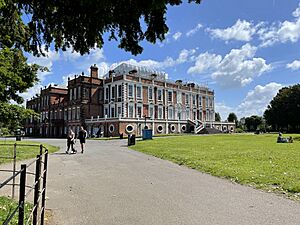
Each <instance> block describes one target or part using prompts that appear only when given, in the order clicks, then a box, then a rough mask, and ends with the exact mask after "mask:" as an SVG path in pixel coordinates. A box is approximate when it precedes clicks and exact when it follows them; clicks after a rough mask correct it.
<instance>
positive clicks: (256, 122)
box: [245, 115, 263, 131]
mask: <svg viewBox="0 0 300 225" xmlns="http://www.w3.org/2000/svg"><path fill="white" fill-rule="evenodd" d="M262 124H263V118H262V117H261V116H257V115H252V116H250V117H246V118H245V125H246V127H247V130H248V131H256V130H257V128H259V127H260V126H261V125H262Z"/></svg>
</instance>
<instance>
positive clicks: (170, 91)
mask: <svg viewBox="0 0 300 225" xmlns="http://www.w3.org/2000/svg"><path fill="white" fill-rule="evenodd" d="M170 93H171V100H170V98H169V97H170ZM168 102H173V91H172V90H169V91H168Z"/></svg>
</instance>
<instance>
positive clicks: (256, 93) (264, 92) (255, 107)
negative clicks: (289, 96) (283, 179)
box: [237, 82, 283, 117]
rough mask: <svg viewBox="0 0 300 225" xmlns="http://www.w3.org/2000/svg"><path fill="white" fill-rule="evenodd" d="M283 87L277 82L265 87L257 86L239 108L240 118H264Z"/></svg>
mask: <svg viewBox="0 0 300 225" xmlns="http://www.w3.org/2000/svg"><path fill="white" fill-rule="evenodd" d="M282 87H283V86H282V85H281V84H278V83H275V82H272V83H269V84H266V85H265V86H262V85H257V86H256V87H255V88H254V89H253V90H250V91H249V92H248V93H247V95H246V97H245V98H244V100H243V101H242V103H241V104H240V105H239V106H238V108H237V113H238V116H239V117H244V116H251V115H260V116H262V115H263V113H264V111H265V110H266V108H267V106H268V104H269V103H270V101H271V100H272V99H273V97H274V96H275V95H276V94H277V93H278V91H279V89H281V88H282Z"/></svg>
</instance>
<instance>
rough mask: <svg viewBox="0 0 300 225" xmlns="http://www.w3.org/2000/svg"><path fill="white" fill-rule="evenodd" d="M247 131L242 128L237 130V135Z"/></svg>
mask: <svg viewBox="0 0 300 225" xmlns="http://www.w3.org/2000/svg"><path fill="white" fill-rule="evenodd" d="M244 132H245V131H244V130H243V129H242V128H239V127H238V128H236V129H235V133H244Z"/></svg>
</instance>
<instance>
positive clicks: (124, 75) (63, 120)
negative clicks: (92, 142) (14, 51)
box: [25, 63, 235, 137]
mask: <svg viewBox="0 0 300 225" xmlns="http://www.w3.org/2000/svg"><path fill="white" fill-rule="evenodd" d="M90 71H91V74H90V76H85V75H84V74H83V75H78V76H75V78H74V79H68V86H67V87H59V86H57V85H54V86H53V85H52V86H51V85H49V86H48V87H45V89H41V92H40V94H37V96H36V97H34V98H32V99H31V100H28V101H27V103H26V107H27V108H29V109H33V110H35V111H36V112H38V113H39V114H40V118H39V119H38V120H34V119H33V118H31V119H29V120H28V121H27V122H26V125H25V129H26V133H27V135H34V136H47V137H61V136H65V135H66V133H67V131H68V129H69V128H71V129H73V131H75V132H78V130H79V127H80V126H81V125H83V126H85V127H86V129H87V131H88V133H89V134H90V135H91V136H93V135H99V134H102V135H104V136H118V135H119V134H124V135H125V134H130V133H134V134H136V135H140V134H141V132H142V129H144V128H146V129H152V130H153V134H169V133H201V131H203V129H205V128H214V129H217V130H220V131H222V132H226V131H234V129H235V126H234V123H227V122H216V121H215V109H214V92H213V91H212V90H210V89H209V88H207V87H205V86H199V85H197V84H194V83H183V82H182V81H181V80H177V81H176V82H173V81H170V80H168V79H167V78H166V75H165V73H163V72H156V71H153V70H150V69H147V68H146V67H137V66H133V65H130V64H126V63H122V64H120V65H118V66H117V67H116V68H114V69H113V70H110V71H109V73H108V74H107V75H105V76H104V77H103V78H99V76H98V68H97V66H96V65H93V66H91V68H90Z"/></svg>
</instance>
